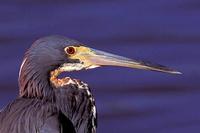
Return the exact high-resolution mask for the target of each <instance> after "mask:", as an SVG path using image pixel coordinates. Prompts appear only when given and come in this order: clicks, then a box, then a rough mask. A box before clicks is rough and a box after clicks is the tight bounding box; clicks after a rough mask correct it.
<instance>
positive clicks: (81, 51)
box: [65, 46, 97, 68]
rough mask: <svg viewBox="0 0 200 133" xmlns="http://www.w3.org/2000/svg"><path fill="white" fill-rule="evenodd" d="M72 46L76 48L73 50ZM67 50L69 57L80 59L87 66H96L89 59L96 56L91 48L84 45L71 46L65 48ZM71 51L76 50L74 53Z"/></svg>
mask: <svg viewBox="0 0 200 133" xmlns="http://www.w3.org/2000/svg"><path fill="white" fill-rule="evenodd" d="M69 48H70V50H69ZM72 48H73V49H74V50H72ZM65 51H66V53H67V54H68V58H70V59H76V60H79V61H80V62H81V63H83V64H84V66H85V68H89V67H92V66H93V67H95V66H94V64H92V63H91V62H90V60H89V59H90V57H91V56H95V54H94V53H93V51H92V50H91V49H90V48H88V47H84V46H69V47H66V48H65ZM70 51H74V53H73V54H71V53H70ZM96 67H97V66H96Z"/></svg>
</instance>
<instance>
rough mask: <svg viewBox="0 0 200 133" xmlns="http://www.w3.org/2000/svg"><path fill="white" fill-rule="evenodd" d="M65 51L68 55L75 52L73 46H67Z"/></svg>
mask: <svg viewBox="0 0 200 133" xmlns="http://www.w3.org/2000/svg"><path fill="white" fill-rule="evenodd" d="M66 52H67V54H69V55H73V54H75V52H76V50H75V48H74V47H68V48H67V49H66Z"/></svg>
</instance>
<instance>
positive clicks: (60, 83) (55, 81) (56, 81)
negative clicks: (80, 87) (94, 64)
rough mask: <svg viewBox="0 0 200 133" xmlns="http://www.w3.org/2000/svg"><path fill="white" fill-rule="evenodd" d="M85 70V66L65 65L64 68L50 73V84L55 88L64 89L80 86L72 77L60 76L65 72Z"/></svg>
mask: <svg viewBox="0 0 200 133" xmlns="http://www.w3.org/2000/svg"><path fill="white" fill-rule="evenodd" d="M81 69H83V65H82V64H79V63H77V64H76V65H75V64H70V63H68V64H64V65H63V66H62V67H59V68H57V69H55V70H53V71H51V72H50V82H51V85H52V86H53V87H55V88H62V87H64V86H67V85H69V84H78V83H79V81H78V80H76V79H71V78H70V77H65V78H59V77H58V76H59V75H60V74H61V73H63V72H66V71H67V72H70V71H78V70H81Z"/></svg>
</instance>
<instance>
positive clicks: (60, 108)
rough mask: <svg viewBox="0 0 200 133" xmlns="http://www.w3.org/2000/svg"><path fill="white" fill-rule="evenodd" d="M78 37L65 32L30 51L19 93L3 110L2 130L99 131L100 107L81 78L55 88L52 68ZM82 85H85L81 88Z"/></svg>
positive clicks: (36, 132)
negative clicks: (96, 107)
mask: <svg viewBox="0 0 200 133" xmlns="http://www.w3.org/2000/svg"><path fill="white" fill-rule="evenodd" d="M78 44H80V43H79V42H78V41H75V40H71V39H68V38H65V37H62V36H50V37H45V38H42V39H39V40H37V41H36V42H35V43H34V44H33V45H32V47H31V48H30V49H29V50H28V51H27V52H26V54H25V57H24V61H23V64H22V66H21V69H20V74H19V90H20V94H19V97H18V98H17V99H16V100H14V101H13V102H11V103H10V104H9V105H8V106H6V107H5V108H4V109H3V110H2V111H1V113H0V123H1V124H0V133H65V132H66V133H75V132H77V133H95V132H96V110H95V112H94V108H95V102H94V99H93V97H92V95H91V93H90V90H89V88H88V87H87V86H86V85H85V84H84V83H83V82H81V81H76V82H75V81H74V80H73V79H71V80H72V81H74V82H72V83H70V84H68V85H65V86H62V87H61V88H55V87H54V86H52V85H51V83H50V81H49V78H50V72H51V71H53V70H55V69H57V68H58V67H59V66H60V65H62V64H63V63H66V62H67V63H75V62H77V60H71V59H69V58H67V55H66V54H65V53H64V50H63V49H64V48H65V47H67V46H69V45H78ZM80 85H81V88H80Z"/></svg>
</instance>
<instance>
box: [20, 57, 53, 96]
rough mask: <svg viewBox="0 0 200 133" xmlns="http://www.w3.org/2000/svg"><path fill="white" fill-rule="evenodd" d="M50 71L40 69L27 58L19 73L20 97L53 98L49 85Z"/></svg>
mask: <svg viewBox="0 0 200 133" xmlns="http://www.w3.org/2000/svg"><path fill="white" fill-rule="evenodd" d="M48 75H49V74H48V71H46V70H45V69H42V68H39V64H34V63H32V62H31V60H30V59H29V58H25V59H24V61H23V63H22V66H21V69H20V73H19V88H20V91H19V93H20V97H27V98H39V99H42V98H44V97H46V98H47V97H48V98H52V93H53V91H52V88H51V86H50V84H49V79H48Z"/></svg>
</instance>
